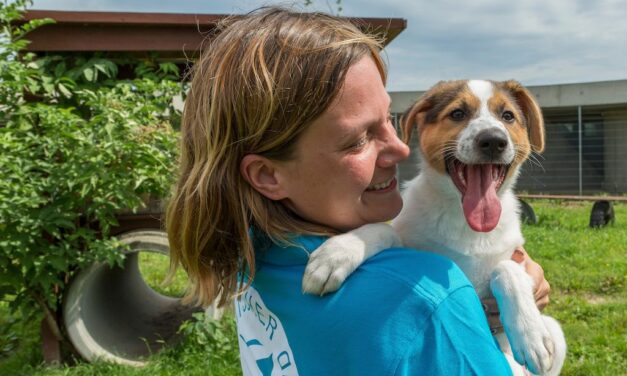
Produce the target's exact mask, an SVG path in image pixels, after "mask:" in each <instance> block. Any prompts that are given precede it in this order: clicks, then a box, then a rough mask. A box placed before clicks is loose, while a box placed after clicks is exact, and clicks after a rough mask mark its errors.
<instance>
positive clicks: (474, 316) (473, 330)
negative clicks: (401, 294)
mask: <svg viewBox="0 0 627 376" xmlns="http://www.w3.org/2000/svg"><path fill="white" fill-rule="evenodd" d="M395 374H396V375H447V376H448V375H511V374H512V371H511V369H510V367H509V365H508V363H507V360H506V359H505V356H504V355H503V353H502V352H501V350H500V349H499V348H498V346H497V344H496V341H495V340H494V338H493V337H492V334H491V333H490V329H489V327H488V322H487V319H486V317H485V314H484V313H483V310H482V309H481V304H480V302H479V299H478V297H477V295H476V293H475V291H474V289H473V288H472V287H462V288H459V289H457V290H455V291H454V292H452V293H451V294H450V295H449V296H448V297H447V298H446V299H444V300H443V301H442V302H441V303H440V304H439V305H438V306H437V308H436V309H435V311H433V314H432V315H431V317H430V318H429V320H427V322H426V323H425V325H424V326H423V330H422V331H420V332H419V333H418V334H417V335H416V339H415V341H414V343H413V344H412V346H411V348H410V349H408V351H407V354H406V355H405V356H404V357H402V358H401V361H400V363H399V366H398V368H397V371H396V373H395Z"/></svg>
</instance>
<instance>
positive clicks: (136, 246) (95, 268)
mask: <svg viewBox="0 0 627 376" xmlns="http://www.w3.org/2000/svg"><path fill="white" fill-rule="evenodd" d="M118 239H120V240H121V241H122V242H124V243H126V244H128V245H129V248H130V249H129V251H128V252H127V254H126V258H125V260H124V265H123V267H122V268H120V267H109V266H108V265H106V264H104V263H96V264H94V265H92V266H91V267H89V268H87V269H84V270H83V271H81V272H79V273H78V275H77V276H76V278H75V279H74V280H73V282H72V283H71V285H70V286H69V288H68V290H67V293H66V297H65V299H64V302H63V321H64V325H65V328H66V330H67V334H68V337H69V339H70V341H71V342H72V344H73V345H74V347H75V348H76V350H77V351H78V353H79V354H80V355H81V356H82V357H83V358H85V359H86V360H88V361H94V360H96V359H102V360H106V361H113V362H116V363H121V364H128V365H135V366H141V365H143V364H144V363H145V358H146V357H147V356H149V355H150V354H152V353H155V352H157V351H159V350H160V349H161V348H162V347H164V346H166V345H168V344H173V343H176V342H177V340H179V339H180V338H179V336H178V335H177V333H176V332H177V329H178V328H179V326H180V325H181V323H182V322H183V321H184V320H187V319H189V318H191V315H192V313H194V312H197V311H199V310H200V309H199V308H197V307H190V306H185V305H182V304H181V302H180V299H179V298H175V297H169V296H165V295H162V294H160V293H158V292H156V291H155V290H153V289H152V288H151V287H150V286H149V285H148V284H147V283H146V282H145V281H144V279H143V277H142V275H141V273H140V271H139V263H138V255H139V253H140V252H156V253H161V254H164V255H167V254H168V251H169V247H168V239H167V235H166V234H165V232H163V231H156V230H135V231H130V232H127V233H125V234H122V235H119V236H118ZM207 314H209V315H211V316H213V317H214V318H218V317H219V315H220V312H219V311H217V310H215V309H213V308H210V309H208V310H207Z"/></svg>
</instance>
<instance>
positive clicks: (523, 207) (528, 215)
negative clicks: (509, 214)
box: [518, 199, 538, 225]
mask: <svg viewBox="0 0 627 376" xmlns="http://www.w3.org/2000/svg"><path fill="white" fill-rule="evenodd" d="M518 201H519V202H520V221H521V222H522V223H525V224H528V225H537V224H538V217H536V213H535V212H534V211H533V208H532V207H531V205H529V204H528V203H527V202H526V201H523V200H521V199H518Z"/></svg>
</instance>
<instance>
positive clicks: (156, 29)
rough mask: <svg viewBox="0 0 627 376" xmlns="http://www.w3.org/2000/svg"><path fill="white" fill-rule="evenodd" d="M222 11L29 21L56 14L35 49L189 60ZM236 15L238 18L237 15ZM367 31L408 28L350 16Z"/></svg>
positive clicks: (393, 32)
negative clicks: (158, 55)
mask: <svg viewBox="0 0 627 376" xmlns="http://www.w3.org/2000/svg"><path fill="white" fill-rule="evenodd" d="M225 17H228V16H227V15H223V14H172V13H130V12H68V11H47V10H31V11H28V12H26V13H25V15H24V20H25V21H28V20H33V19H41V18H51V19H53V20H55V21H56V22H55V23H54V24H48V25H44V26H42V27H40V28H38V29H36V30H34V31H33V32H31V33H29V34H28V36H27V39H29V40H30V41H31V44H30V45H29V46H28V47H27V49H28V50H29V51H33V52H72V51H73V52H95V51H104V52H130V53H146V52H158V53H159V54H160V56H167V57H170V58H172V59H175V60H176V59H178V60H187V59H189V58H194V57H197V56H198V53H199V51H200V50H201V49H202V47H203V43H204V41H205V39H206V36H207V35H208V34H209V33H210V32H211V31H212V30H214V29H215V27H216V25H217V23H218V22H219V21H220V20H222V19H224V18H225ZM235 17H237V16H235ZM348 20H350V21H351V22H353V23H354V24H355V25H357V26H358V27H360V28H361V29H362V30H364V31H367V32H371V33H375V34H378V35H380V36H382V37H383V38H384V41H385V44H388V43H390V42H391V41H392V40H393V39H394V38H396V36H397V35H399V34H400V33H401V32H402V31H403V30H404V29H405V28H406V27H407V20H405V19H401V18H349V19H348Z"/></svg>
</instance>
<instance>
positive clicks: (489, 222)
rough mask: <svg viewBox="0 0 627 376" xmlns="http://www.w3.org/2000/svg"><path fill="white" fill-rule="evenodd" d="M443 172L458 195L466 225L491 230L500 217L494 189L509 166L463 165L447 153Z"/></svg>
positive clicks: (500, 182) (499, 204)
mask: <svg viewBox="0 0 627 376" xmlns="http://www.w3.org/2000/svg"><path fill="white" fill-rule="evenodd" d="M445 160H446V171H447V172H448V174H449V176H450V177H451V179H452V180H453V184H455V187H457V189H458V190H459V192H460V193H461V195H462V207H463V209H464V216H465V217H466V222H468V225H469V226H470V228H472V229H473V230H475V231H479V232H489V231H492V230H493V229H494V228H495V227H496V225H497V224H498V223H499V218H500V217H501V201H500V200H499V197H498V195H497V191H498V190H499V188H501V185H502V184H503V182H504V181H505V176H507V171H508V170H509V165H504V164H476V165H467V164H464V163H462V162H461V161H459V160H458V159H456V158H455V157H454V156H452V155H447V156H446V157H445Z"/></svg>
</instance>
